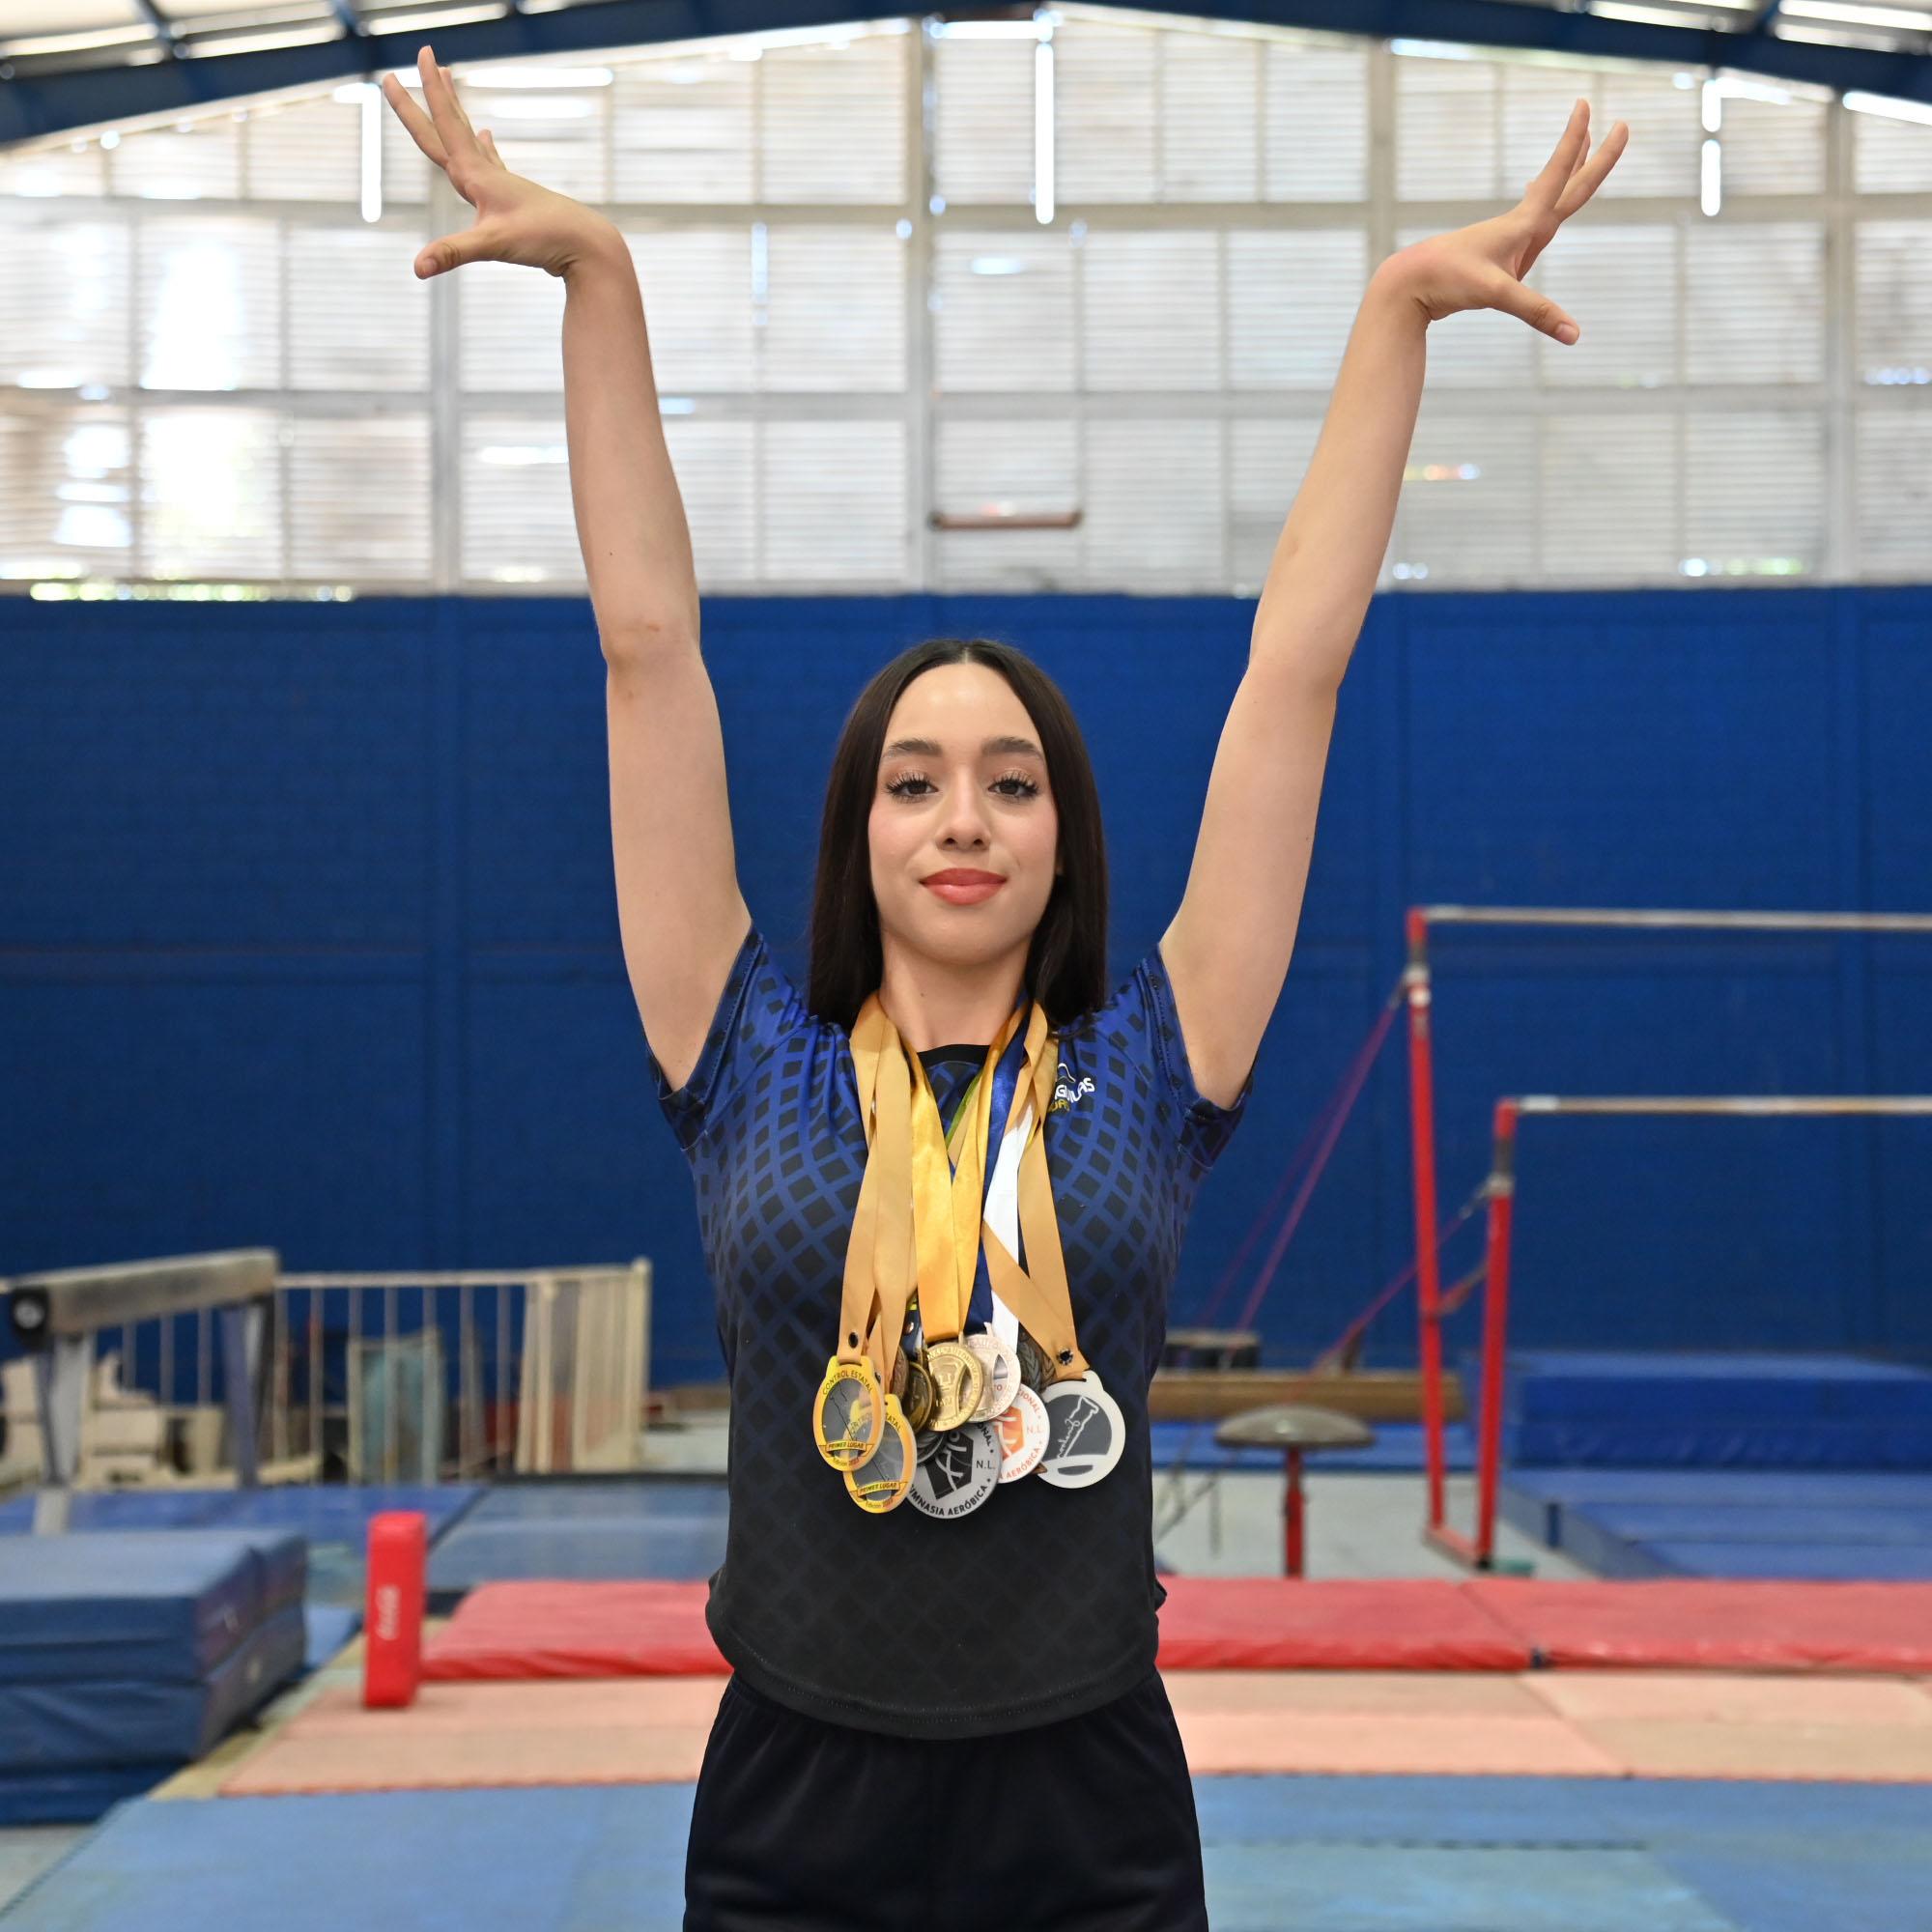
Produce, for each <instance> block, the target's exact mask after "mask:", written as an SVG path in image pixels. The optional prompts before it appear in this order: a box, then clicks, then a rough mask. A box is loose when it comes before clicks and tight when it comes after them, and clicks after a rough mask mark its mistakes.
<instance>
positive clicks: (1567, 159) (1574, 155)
mask: <svg viewBox="0 0 1932 1932" xmlns="http://www.w3.org/2000/svg"><path fill="white" fill-rule="evenodd" d="M1589 149H1590V103H1589V102H1588V101H1587V100H1582V99H1579V100H1578V101H1577V104H1576V106H1575V107H1573V108H1572V109H1571V110H1570V122H1569V125H1568V126H1567V127H1566V128H1564V129H1563V133H1562V137H1561V138H1560V139H1559V140H1558V141H1557V143H1556V147H1555V150H1554V152H1553V153H1552V154H1551V155H1550V156H1549V158H1548V160H1547V161H1546V162H1545V163H1544V164H1543V172H1542V173H1541V174H1540V175H1538V176H1537V178H1536V179H1535V180H1534V181H1533V182H1531V183H1530V185H1529V186H1528V187H1527V188H1526V189H1525V190H1524V192H1523V197H1522V198H1523V200H1525V201H1527V202H1533V203H1535V204H1537V205H1538V206H1540V207H1543V208H1554V207H1555V206H1556V202H1557V197H1558V196H1559V195H1561V194H1562V192H1563V186H1564V184H1565V183H1566V182H1567V181H1568V180H1569V179H1570V177H1571V176H1572V175H1573V174H1574V173H1575V172H1576V170H1577V159H1578V157H1579V156H1581V155H1584V154H1587V153H1588V152H1589Z"/></svg>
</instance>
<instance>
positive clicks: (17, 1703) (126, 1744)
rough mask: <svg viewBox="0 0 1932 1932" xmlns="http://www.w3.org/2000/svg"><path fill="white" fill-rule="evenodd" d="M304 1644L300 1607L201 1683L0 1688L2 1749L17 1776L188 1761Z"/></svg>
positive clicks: (247, 1638)
mask: <svg viewBox="0 0 1932 1932" xmlns="http://www.w3.org/2000/svg"><path fill="white" fill-rule="evenodd" d="M306 1648H307V1629H306V1626H305V1625H304V1623H303V1620H302V1612H301V1606H300V1605H298V1604H291V1605H286V1606H284V1607H283V1608H282V1609H280V1610H277V1611H275V1612H274V1613H273V1614H272V1615H270V1617H269V1618H268V1620H267V1621H266V1622H264V1623H263V1624H261V1625H260V1626H259V1627H257V1628H256V1629H254V1630H251V1631H249V1632H248V1633H247V1634H245V1635H244V1636H243V1637H242V1639H241V1643H240V1644H238V1645H237V1646H236V1648H235V1649H234V1650H233V1651H232V1652H231V1653H230V1654H229V1655H228V1656H227V1657H225V1658H223V1659H222V1661H221V1662H219V1663H218V1664H216V1665H215V1666H214V1668H213V1670H212V1671H210V1672H209V1673H208V1675H207V1676H206V1677H205V1678H203V1679H200V1680H195V1681H189V1682H179V1681H176V1682H170V1681H167V1680H165V1679H160V1678H150V1677H133V1678H125V1677H99V1678H92V1679H87V1680H84V1681H82V1680H73V1679H53V1680H50V1681H47V1682H44V1683H38V1684H29V1683H13V1684H0V1752H4V1758H5V1769H6V1770H7V1771H9V1772H10V1773H14V1774H15V1775H19V1776H25V1775H27V1774H30V1773H32V1774H40V1773H44V1772H50V1771H51V1772H71V1771H85V1770H95V1769H99V1768H101V1767H103V1766H107V1767H112V1766H118V1765H135V1764H147V1765H155V1766H158V1767H162V1768H165V1769H173V1768H174V1767H175V1766H177V1765H182V1764H186V1763H188V1762H190V1761H191V1760H193V1759H194V1758H197V1757H199V1756H200V1755H201V1754H202V1753H203V1752H204V1751H206V1750H207V1749H209V1748H210V1747H212V1746H213V1744H214V1743H215V1741H216V1740H217V1739H219V1738H221V1737H223V1736H225V1735H226V1734H227V1732H228V1731H229V1730H230V1729H232V1728H233V1726H234V1725H235V1724H236V1722H237V1721H238V1720H239V1719H241V1718H243V1717H245V1716H246V1715H247V1714H248V1713H249V1712H251V1711H254V1710H256V1709H257V1708H259V1707H260V1706H261V1705H262V1704H263V1703H265V1702H266V1701H267V1700H268V1699H269V1698H270V1697H271V1696H272V1695H273V1694H274V1692H275V1691H276V1690H279V1689H280V1688H281V1687H282V1685H284V1684H286V1683H287V1682H288V1681H289V1680H290V1679H291V1678H292V1677H296V1676H298V1675H299V1674H300V1671H301V1668H302V1658H303V1654H304V1652H305V1650H306Z"/></svg>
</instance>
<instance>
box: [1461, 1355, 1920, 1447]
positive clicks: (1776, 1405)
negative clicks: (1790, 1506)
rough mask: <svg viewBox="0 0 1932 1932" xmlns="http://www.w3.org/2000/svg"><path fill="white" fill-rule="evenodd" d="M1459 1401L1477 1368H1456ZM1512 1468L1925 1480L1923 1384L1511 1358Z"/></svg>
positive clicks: (1781, 1358) (1802, 1362)
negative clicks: (1851, 1474) (1784, 1472)
mask: <svg viewBox="0 0 1932 1932" xmlns="http://www.w3.org/2000/svg"><path fill="white" fill-rule="evenodd" d="M1458 1366H1459V1368H1460V1369H1461V1371H1462V1373H1463V1376H1464V1377H1465V1378H1468V1380H1467V1382H1466V1385H1467V1386H1468V1387H1470V1388H1472V1389H1473V1388H1477V1387H1479V1386H1480V1374H1479V1364H1478V1363H1477V1360H1476V1358H1475V1357H1474V1356H1473V1355H1470V1354H1467V1353H1464V1354H1463V1356H1462V1357H1461V1358H1460V1359H1459V1363H1458ZM1502 1445H1503V1457H1504V1461H1505V1462H1506V1463H1508V1464H1510V1465H1511V1466H1512V1467H1526V1466H1530V1465H1534V1464H1558V1465H1568V1466H1578V1465H1583V1464H1594V1465H1596V1466H1599V1467H1614V1466H1618V1465H1623V1466H1630V1465H1634V1464H1651V1465H1661V1464H1675V1465H1677V1466H1680V1467H1686V1468H1718V1467H1732V1468H1792V1469H1805V1468H1814V1469H1867V1468H1868V1469H1915V1468H1916V1469H1924V1468H1928V1467H1932V1373H1928V1372H1927V1371H1926V1370H1924V1369H1920V1368H1910V1367H1906V1366H1903V1365H1901V1364H1898V1363H1893V1362H1874V1361H1867V1360H1865V1359H1863V1358H1862V1357H1861V1356H1858V1355H1828V1354H1779V1353H1762V1354H1758V1353H1748V1352H1732V1353H1721V1354H1720V1353H1717V1352H1715V1351H1709V1350H1680V1351H1674V1352H1673V1351H1663V1350H1660V1351H1658V1352H1656V1353H1643V1354H1639V1353H1628V1352H1617V1351H1611V1350H1553V1349H1552V1350H1521V1351H1513V1352H1512V1353H1511V1354H1510V1356H1509V1359H1508V1363H1507V1365H1506V1372H1505V1378H1504V1384H1503V1416H1502Z"/></svg>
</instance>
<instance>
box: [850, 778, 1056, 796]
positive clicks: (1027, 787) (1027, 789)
mask: <svg viewBox="0 0 1932 1932" xmlns="http://www.w3.org/2000/svg"><path fill="white" fill-rule="evenodd" d="M930 783H931V781H930V780H929V779H928V778H927V777H926V776H925V774H924V773H923V772H904V773H902V774H901V775H900V776H899V777H897V778H895V780H894V781H892V783H891V784H889V785H887V786H886V790H887V792H888V793H890V794H891V795H892V796H893V797H894V798H915V797H919V796H922V795H923V794H920V793H916V792H915V791H914V790H913V786H914V785H927V784H930ZM1002 785H1017V786H1018V787H1019V789H1018V790H1017V791H1009V792H1007V793H1006V794H1005V796H1006V797H1008V798H1037V797H1038V796H1039V786H1038V785H1037V784H1036V783H1035V782H1034V781H1033V780H1032V779H1030V778H1028V777H1027V775H1026V774H1025V773H1024V772H1009V773H1007V775H1006V776H1005V777H1004V778H998V779H995V780H994V781H993V789H994V790H995V791H997V790H999V788H1000V786H1002Z"/></svg>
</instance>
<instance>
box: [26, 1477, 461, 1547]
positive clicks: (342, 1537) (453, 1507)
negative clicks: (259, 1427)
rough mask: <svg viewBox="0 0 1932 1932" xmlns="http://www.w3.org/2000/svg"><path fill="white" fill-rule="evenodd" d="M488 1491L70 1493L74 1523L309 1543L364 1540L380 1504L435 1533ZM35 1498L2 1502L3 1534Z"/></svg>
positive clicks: (453, 1487) (293, 1488)
mask: <svg viewBox="0 0 1932 1932" xmlns="http://www.w3.org/2000/svg"><path fill="white" fill-rule="evenodd" d="M482 1494H483V1491H482V1489H481V1488H480V1487H479V1486H478V1485H476V1484H474V1483H441V1484H438V1485H437V1486H435V1487H434V1488H424V1487H419V1486H413V1485H405V1484H392V1485H388V1486H385V1487H380V1488H369V1489H358V1488H352V1487H349V1486H348V1485H344V1484H318V1485H317V1486H315V1487H314V1488H308V1487H304V1486H303V1485H300V1484H289V1485H286V1486H283V1485H278V1486H276V1487H274V1488H272V1489H260V1490H173V1489H169V1490H104V1491H100V1492H80V1493H77V1494H76V1495H75V1496H74V1498H73V1501H72V1510H71V1527H72V1528H73V1529H76V1530H91V1529H293V1530H299V1531H301V1532H302V1534H304V1535H305V1536H307V1537H308V1539H309V1541H310V1542H312V1543H352V1544H355V1545H357V1546H359V1545H361V1544H362V1543H363V1542H365V1541H366V1539H367V1536H368V1530H369V1519H370V1518H371V1517H372V1516H375V1515H376V1514H378V1513H379V1512H380V1511H383V1510H421V1511H422V1512H423V1514H424V1515H425V1516H426V1517H427V1518H428V1519H429V1533H430V1536H431V1538H432V1540H433V1539H434V1538H436V1537H437V1536H438V1535H440V1533H441V1532H442V1531H443V1530H445V1529H447V1528H448V1526H449V1525H450V1524H451V1523H452V1522H454V1521H455V1520H457V1519H458V1518H459V1517H461V1516H462V1515H463V1513H464V1512H465V1511H466V1510H467V1509H468V1508H469V1506H470V1505H471V1504H472V1503H473V1502H475V1500H476V1499H477V1497H479V1496H480V1495H482ZM33 1521H34V1499H33V1497H32V1496H16V1497H14V1499H13V1500H12V1501H10V1502H7V1503H0V1534H13V1535H26V1534H27V1533H29V1532H30V1531H31V1529H32V1527H33Z"/></svg>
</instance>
